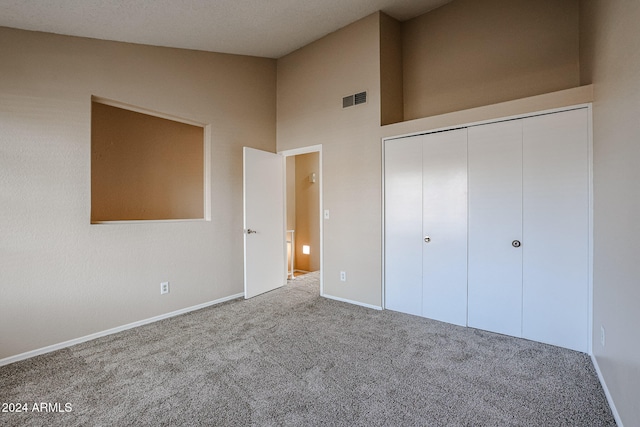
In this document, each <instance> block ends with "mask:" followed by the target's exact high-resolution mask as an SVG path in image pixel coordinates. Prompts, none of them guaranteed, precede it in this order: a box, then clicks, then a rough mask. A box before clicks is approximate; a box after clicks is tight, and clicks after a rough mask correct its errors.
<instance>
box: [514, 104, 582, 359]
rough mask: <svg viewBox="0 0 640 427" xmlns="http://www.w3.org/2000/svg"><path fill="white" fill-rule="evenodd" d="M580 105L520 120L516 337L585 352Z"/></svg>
mask: <svg viewBox="0 0 640 427" xmlns="http://www.w3.org/2000/svg"><path fill="white" fill-rule="evenodd" d="M587 114H588V110H587V109H580V110H573V111H567V112H562V113H557V114H548V115H544V116H538V117H533V118H530V119H527V120H525V122H524V129H523V148H524V156H523V158H524V165H523V189H524V193H523V194H524V200H523V204H524V221H523V238H524V244H523V247H522V249H523V256H524V270H523V337H525V338H529V339H532V340H536V341H542V342H545V343H549V344H555V345H559V346H562V347H568V348H571V349H574V350H579V351H583V352H586V351H588V310H589V309H588V304H589V300H588V295H589V290H588V268H589V249H588V248H589V241H588V239H589V237H588V236H589V218H588V212H589V182H588V177H589V157H588V140H589V139H588V133H587V132H588V116H587Z"/></svg>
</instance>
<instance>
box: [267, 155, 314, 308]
mask: <svg viewBox="0 0 640 427" xmlns="http://www.w3.org/2000/svg"><path fill="white" fill-rule="evenodd" d="M309 153H318V169H319V171H320V178H319V179H318V185H319V186H320V190H319V193H320V195H319V197H320V200H319V203H318V205H319V207H320V211H319V212H318V215H319V218H320V219H319V221H318V222H319V223H320V295H321V296H323V294H324V221H325V219H324V196H323V184H322V183H323V181H324V171H323V169H322V144H317V145H310V146H308V147H300V148H293V149H291V150H283V151H278V154H280V155H282V156H283V157H284V158H285V159H286V158H287V157H289V156H297V155H299V154H309ZM285 180H286V160H285ZM286 200H287V194H286V191H285V209H284V212H285V222H286V216H287V206H286ZM285 225H286V224H285Z"/></svg>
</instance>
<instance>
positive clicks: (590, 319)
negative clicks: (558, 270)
mask: <svg viewBox="0 0 640 427" xmlns="http://www.w3.org/2000/svg"><path fill="white" fill-rule="evenodd" d="M587 121H588V125H587V133H588V135H587V139H588V141H587V151H588V158H587V161H588V163H589V171H588V174H589V178H588V180H589V213H588V216H589V236H588V239H589V241H588V249H587V251H588V257H589V258H588V262H589V266H588V267H587V288H588V289H587V292H588V293H589V295H588V301H587V304H588V306H587V322H588V326H587V333H588V337H587V349H588V354H589V355H590V356H591V357H593V104H591V103H590V104H588V107H587ZM600 382H602V380H601V381H600Z"/></svg>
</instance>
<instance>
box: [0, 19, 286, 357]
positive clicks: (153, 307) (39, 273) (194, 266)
mask: <svg viewBox="0 0 640 427" xmlns="http://www.w3.org/2000/svg"><path fill="white" fill-rule="evenodd" d="M0 57H1V58H4V60H2V61H0V76H2V78H0V151H1V152H2V155H1V156H0V189H2V190H0V194H1V195H0V197H1V202H0V230H1V232H0V234H1V236H2V237H1V238H0V259H1V260H2V262H1V263H0V277H2V280H0V295H1V297H0V359H2V358H5V357H9V356H13V355H17V354H19V353H22V352H27V351H30V350H34V349H38V348H42V347H45V346H47V345H51V344H56V343H60V342H63V341H66V340H70V339H74V338H78V337H82V336H85V335H88V334H91V333H95V332H99V331H104V330H107V329H110V328H113V327H117V326H121V325H125V324H128V323H131V322H135V321H139V320H142V319H147V318H150V317H153V316H156V315H160V314H164V313H168V312H171V311H174V310H178V309H181V308H185V307H190V306H193V305H196V304H201V303H206V302H208V301H213V300H216V299H219V298H222V297H227V296H229V295H234V294H238V293H241V292H242V291H243V267H242V262H243V261H242V259H243V257H242V251H243V250H242V242H243V234H242V232H243V227H242V146H243V145H247V146H252V147H255V148H259V149H263V150H270V151H275V131H276V129H275V123H276V111H275V101H276V99H275V87H276V80H275V78H276V68H275V65H276V64H275V61H274V60H268V59H258V58H250V57H242V56H233V55H223V54H214V53H205V52H198V51H188V50H177V49H167V48H158V47H149V46H141V45H134V44H125V43H115V42H106V41H97V40H91V39H82V38H73V37H65V36H58V35H52V34H44V33H36V32H28V31H20V30H12V29H6V28H0ZM92 95H96V96H99V97H103V98H107V99H114V100H118V101H121V102H124V103H127V104H132V105H139V106H144V107H146V108H148V109H150V110H154V111H161V112H164V113H166V114H170V115H173V116H178V117H187V118H190V119H192V120H194V121H196V122H199V123H205V124H210V125H211V134H212V136H211V141H212V153H211V158H210V161H211V170H212V176H211V181H210V185H211V199H212V220H211V221H197V222H174V223H147V224H120V225H90V208H91V200H90V188H91V187H90V176H91V169H90V159H91V154H90V145H91V139H90V138H91V126H90V123H91V96H92ZM247 100H250V102H248V101H247ZM161 281H170V283H171V292H170V293H169V294H168V295H163V296H160V292H159V286H160V282H161Z"/></svg>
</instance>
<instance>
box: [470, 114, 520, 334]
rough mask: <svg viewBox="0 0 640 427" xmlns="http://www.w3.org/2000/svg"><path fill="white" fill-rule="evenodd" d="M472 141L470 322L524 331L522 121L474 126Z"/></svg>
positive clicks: (496, 329)
mask: <svg viewBox="0 0 640 427" xmlns="http://www.w3.org/2000/svg"><path fill="white" fill-rule="evenodd" d="M468 146H469V152H468V156H469V160H468V161H469V172H468V173H469V270H468V274H469V279H468V286H469V293H468V303H469V305H468V325H469V326H472V327H475V328H480V329H485V330H489V331H494V332H498V333H503V334H508V335H513V336H521V334H522V248H521V247H514V246H513V245H512V242H513V241H514V240H517V241H521V242H522V121H521V120H514V121H507V122H501V123H494V124H489V125H482V126H475V127H471V128H469V136H468ZM526 244H527V242H526V241H525V242H522V245H525V246H526Z"/></svg>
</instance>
